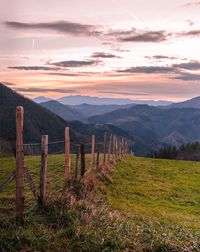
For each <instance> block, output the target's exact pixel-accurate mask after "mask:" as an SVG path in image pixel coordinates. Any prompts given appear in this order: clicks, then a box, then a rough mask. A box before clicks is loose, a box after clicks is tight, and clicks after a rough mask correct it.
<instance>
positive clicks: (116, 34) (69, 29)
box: [4, 21, 171, 44]
mask: <svg viewBox="0 0 200 252" xmlns="http://www.w3.org/2000/svg"><path fill="white" fill-rule="evenodd" d="M4 24H5V25H6V26H7V27H9V28H12V29H16V30H33V31H35V30H36V31H37V30H39V31H54V32H59V33H63V34H69V35H73V36H95V37H101V39H103V40H106V39H107V38H111V39H114V40H117V41H119V42H155V43H158V42H162V41H165V40H167V39H168V37H169V36H170V35H171V34H169V33H166V31H162V30H161V31H147V30H139V29H136V28H132V29H130V30H112V29H110V30H108V31H106V28H105V27H102V26H99V25H98V26H97V25H89V24H82V23H79V22H70V21H54V22H36V23H26V22H16V21H7V22H4ZM105 43H106V44H109V43H110V41H104V44H105Z"/></svg>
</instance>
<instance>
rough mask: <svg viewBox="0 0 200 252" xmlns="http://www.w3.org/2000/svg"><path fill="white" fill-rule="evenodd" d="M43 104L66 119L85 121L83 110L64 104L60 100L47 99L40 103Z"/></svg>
mask: <svg viewBox="0 0 200 252" xmlns="http://www.w3.org/2000/svg"><path fill="white" fill-rule="evenodd" d="M40 105H41V106H43V107H45V108H47V109H48V110H50V111H51V112H53V113H55V114H56V115H58V116H60V117H61V118H63V119H64V120H65V121H74V120H78V121H84V119H85V118H84V116H83V115H82V114H81V112H79V111H77V110H75V109H73V108H71V107H70V106H67V105H64V104H62V103H60V102H58V101H53V100H52V101H47V102H42V103H40Z"/></svg>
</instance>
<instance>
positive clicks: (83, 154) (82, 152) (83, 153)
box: [80, 144, 85, 177]
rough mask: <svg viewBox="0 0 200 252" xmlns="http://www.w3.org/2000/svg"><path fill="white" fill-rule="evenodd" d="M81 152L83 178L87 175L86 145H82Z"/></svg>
mask: <svg viewBox="0 0 200 252" xmlns="http://www.w3.org/2000/svg"><path fill="white" fill-rule="evenodd" d="M80 152H81V177H83V176H84V174H85V145H84V144H81V146H80Z"/></svg>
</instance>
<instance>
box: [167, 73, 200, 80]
mask: <svg viewBox="0 0 200 252" xmlns="http://www.w3.org/2000/svg"><path fill="white" fill-rule="evenodd" d="M170 79H176V80H183V81H199V80H200V74H193V73H184V72H182V73H180V74H179V75H177V76H174V77H171V78H170Z"/></svg>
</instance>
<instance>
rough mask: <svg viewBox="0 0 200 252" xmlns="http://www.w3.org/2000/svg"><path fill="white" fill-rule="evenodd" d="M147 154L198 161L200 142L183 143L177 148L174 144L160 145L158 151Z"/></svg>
mask: <svg viewBox="0 0 200 252" xmlns="http://www.w3.org/2000/svg"><path fill="white" fill-rule="evenodd" d="M148 156H149V157H154V158H164V159H177V160H191V161H200V143H199V142H195V143H188V144H183V145H181V146H180V147H179V148H177V147H176V146H167V147H162V148H160V149H159V150H158V151H155V152H152V153H150V154H149V155H148Z"/></svg>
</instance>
